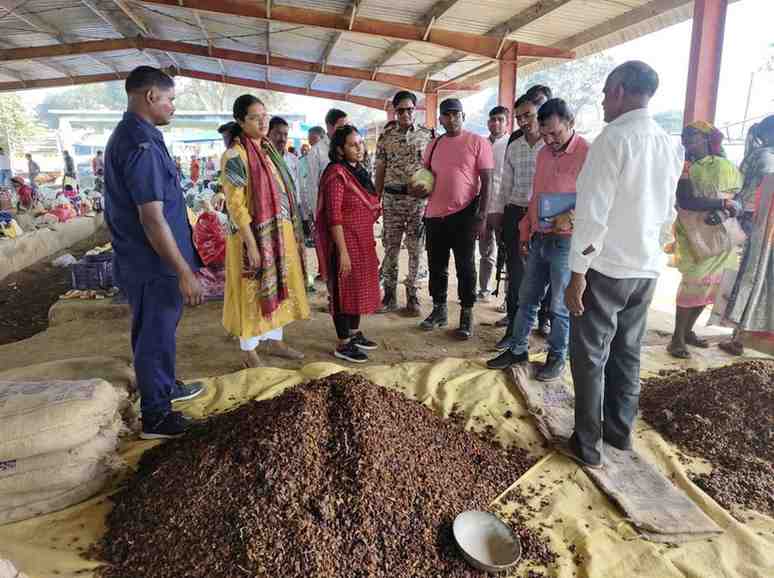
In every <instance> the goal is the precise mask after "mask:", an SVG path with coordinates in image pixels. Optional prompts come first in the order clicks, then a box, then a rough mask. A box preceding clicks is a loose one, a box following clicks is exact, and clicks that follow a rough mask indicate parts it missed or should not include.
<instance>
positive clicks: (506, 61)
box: [487, 44, 518, 130]
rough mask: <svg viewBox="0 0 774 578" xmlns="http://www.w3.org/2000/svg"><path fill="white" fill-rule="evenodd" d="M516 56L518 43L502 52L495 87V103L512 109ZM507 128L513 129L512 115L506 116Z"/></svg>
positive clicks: (514, 96)
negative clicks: (497, 83) (496, 86)
mask: <svg viewBox="0 0 774 578" xmlns="http://www.w3.org/2000/svg"><path fill="white" fill-rule="evenodd" d="M517 58H518V44H514V45H513V46H512V47H511V48H509V49H508V50H506V51H505V52H503V54H502V55H501V60H500V62H499V65H500V76H499V85H498V89H497V104H499V105H500V106H504V107H505V108H507V109H508V110H510V111H513V103H514V102H516V70H517V64H516V59H517ZM487 112H488V111H487ZM508 130H513V116H512V115H511V116H509V117H508Z"/></svg>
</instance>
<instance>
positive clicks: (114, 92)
mask: <svg viewBox="0 0 774 578" xmlns="http://www.w3.org/2000/svg"><path fill="white" fill-rule="evenodd" d="M125 108H126V92H125V91H124V83H123V82H122V81H118V80H116V81H112V82H102V83H99V84H85V85H83V86H75V87H73V88H68V89H67V90H63V91H61V92H54V93H49V94H47V95H46V97H45V98H44V99H43V102H41V103H40V104H39V105H38V107H37V109H36V110H37V114H38V116H39V117H40V119H41V120H42V121H43V122H44V123H45V124H46V125H47V126H49V127H51V128H56V126H55V124H54V122H55V117H53V116H52V115H51V114H49V111H50V110H58V109H63V110H78V109H81V110H84V109H85V110H124V109H125Z"/></svg>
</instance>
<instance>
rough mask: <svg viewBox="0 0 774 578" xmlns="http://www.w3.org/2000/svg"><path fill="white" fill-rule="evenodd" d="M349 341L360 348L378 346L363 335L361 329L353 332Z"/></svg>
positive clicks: (374, 347)
mask: <svg viewBox="0 0 774 578" xmlns="http://www.w3.org/2000/svg"><path fill="white" fill-rule="evenodd" d="M350 343H354V344H355V345H357V346H358V347H359V348H360V349H368V350H370V349H376V348H378V347H379V345H378V344H377V343H376V342H374V341H371V340H370V339H368V338H367V337H366V336H365V335H363V332H362V331H358V332H357V333H355V335H353V336H352V339H350Z"/></svg>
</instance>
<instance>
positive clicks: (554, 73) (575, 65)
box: [519, 53, 616, 116]
mask: <svg viewBox="0 0 774 578" xmlns="http://www.w3.org/2000/svg"><path fill="white" fill-rule="evenodd" d="M615 66H616V62H615V60H614V59H613V57H611V56H609V55H607V54H603V53H598V54H592V55H591V56H587V57H585V58H580V59H578V60H571V61H568V62H564V63H562V64H560V65H558V66H554V67H552V68H546V69H545V70H541V71H539V72H536V73H534V74H530V75H528V76H525V77H523V78H522V77H521V76H520V77H519V87H520V88H523V89H524V90H527V89H528V88H529V87H530V86H532V85H534V84H544V85H546V86H549V87H551V90H552V91H553V93H554V96H556V97H559V98H563V99H564V100H565V101H567V104H569V105H570V108H571V109H572V110H573V111H574V112H575V115H576V116H578V115H580V114H582V113H583V112H589V111H590V110H598V109H599V107H601V104H602V89H603V88H604V85H605V79H606V78H607V75H608V74H610V71H612V70H613V68H615Z"/></svg>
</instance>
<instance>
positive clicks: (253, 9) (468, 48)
mask: <svg viewBox="0 0 774 578" xmlns="http://www.w3.org/2000/svg"><path fill="white" fill-rule="evenodd" d="M143 2H144V3H145V4H160V5H164V6H181V5H183V6H185V7H187V8H195V9H197V10H206V11H209V12H214V13H218V14H227V15H231V16H245V17H248V18H258V19H261V20H267V19H268V15H267V12H266V5H265V4H259V3H257V2H255V1H254V0H143ZM271 20H272V21H274V22H287V23H288V24H299V25H302V26H310V27H314V28H322V29H327V30H335V31H341V30H343V31H350V27H349V26H350V20H351V19H350V17H349V16H348V15H346V14H344V15H342V14H336V13H333V12H325V11H322V10H314V9H311V8H306V7H304V8H298V7H294V6H277V5H274V6H272V10H271ZM425 28H426V27H425V26H417V25H414V24H401V23H397V22H388V21H385V20H377V19H374V18H362V17H360V18H357V19H355V20H354V21H353V22H352V28H351V32H357V33H358V34H366V35H370V36H378V37H380V38H392V39H395V40H406V41H409V42H428V43H430V44H435V45H438V46H443V47H446V48H452V49H454V50H459V51H461V52H465V53H468V54H473V55H475V56H479V57H482V58H490V59H496V58H497V54H498V52H499V50H500V40H499V39H498V38H495V37H492V36H482V35H479V34H471V33H468V32H457V31H453V30H443V29H440V28H438V27H434V28H433V29H432V30H431V31H430V34H429V35H428V37H427V39H425V38H424V35H425ZM508 44H515V43H513V42H509V43H508ZM519 54H524V55H525V56H541V57H552V58H572V57H573V55H572V53H570V52H568V51H566V50H557V49H555V48H547V47H545V46H537V45H535V44H528V43H519Z"/></svg>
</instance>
